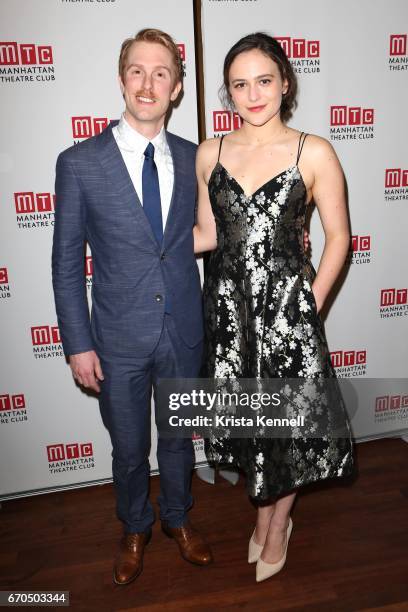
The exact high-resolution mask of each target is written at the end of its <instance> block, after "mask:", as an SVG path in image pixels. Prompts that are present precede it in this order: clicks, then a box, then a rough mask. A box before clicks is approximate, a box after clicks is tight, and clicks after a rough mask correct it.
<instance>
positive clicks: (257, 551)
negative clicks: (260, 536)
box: [248, 529, 263, 563]
mask: <svg viewBox="0 0 408 612" xmlns="http://www.w3.org/2000/svg"><path fill="white" fill-rule="evenodd" d="M254 534H255V529H254V531H253V534H252V535H251V539H250V540H249V545H248V563H255V562H256V561H258V559H259V557H260V556H261V552H262V549H263V546H262V545H261V544H257V543H256V542H255V540H254Z"/></svg>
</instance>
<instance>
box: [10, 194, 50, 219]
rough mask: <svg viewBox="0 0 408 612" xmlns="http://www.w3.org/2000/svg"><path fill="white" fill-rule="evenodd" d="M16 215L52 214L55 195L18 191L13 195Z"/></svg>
mask: <svg viewBox="0 0 408 612" xmlns="http://www.w3.org/2000/svg"><path fill="white" fill-rule="evenodd" d="M14 203H15V205H16V213H17V214H18V215H23V214H27V213H35V212H39V213H43V212H53V211H54V210H55V195H54V194H51V193H34V192H33V191H19V192H18V193H15V194H14Z"/></svg>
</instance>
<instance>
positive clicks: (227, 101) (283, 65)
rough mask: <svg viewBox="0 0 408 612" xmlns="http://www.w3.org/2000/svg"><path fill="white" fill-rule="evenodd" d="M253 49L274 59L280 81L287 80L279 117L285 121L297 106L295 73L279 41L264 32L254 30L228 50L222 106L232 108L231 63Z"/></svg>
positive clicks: (221, 94)
mask: <svg viewBox="0 0 408 612" xmlns="http://www.w3.org/2000/svg"><path fill="white" fill-rule="evenodd" d="M253 49H258V50H259V51H261V52H262V53H264V55H266V56H267V57H269V58H270V59H271V60H272V61H274V62H275V63H276V64H277V66H278V68H279V72H280V75H281V78H282V81H284V80H286V81H287V82H288V89H287V92H286V93H285V94H283V97H282V105H281V108H280V116H281V119H282V121H284V122H286V121H288V120H289V119H290V118H291V116H292V114H293V111H294V109H295V108H296V106H297V102H296V95H297V80H296V75H295V73H294V71H293V68H292V65H291V63H290V61H289V60H288V57H287V55H286V53H285V51H284V50H283V49H282V47H281V45H280V44H279V42H278V41H277V40H276V39H275V38H272V36H269V35H268V34H265V33H264V32H255V33H254V34H248V36H244V37H243V38H241V39H240V40H239V41H238V42H237V43H235V45H234V46H233V47H231V49H230V50H229V51H228V53H227V55H226V57H225V60H224V70H223V77H224V83H223V85H222V86H221V88H220V91H219V95H220V100H221V102H222V104H223V106H224V108H229V109H232V107H233V104H232V98H231V94H230V91H229V72H230V68H231V64H232V62H233V61H234V59H235V58H236V57H237V56H238V55H239V54H240V53H245V52H246V51H252V50H253Z"/></svg>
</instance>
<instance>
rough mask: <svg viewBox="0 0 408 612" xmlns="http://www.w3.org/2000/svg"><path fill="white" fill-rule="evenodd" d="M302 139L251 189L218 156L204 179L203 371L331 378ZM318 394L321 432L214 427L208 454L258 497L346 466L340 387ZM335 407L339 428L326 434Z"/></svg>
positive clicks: (349, 460) (349, 463)
mask: <svg viewBox="0 0 408 612" xmlns="http://www.w3.org/2000/svg"><path fill="white" fill-rule="evenodd" d="M305 138H306V135H305V134H303V133H302V134H301V136H300V139H299V149H298V156H297V160H296V164H295V165H293V166H291V167H290V168H288V169H287V170H285V171H283V172H281V173H280V174H278V175H277V176H274V177H273V178H271V179H270V180H269V181H267V182H266V183H265V184H264V185H262V186H261V187H260V188H259V189H257V190H256V191H255V192H254V193H253V194H252V195H251V196H250V197H247V196H246V195H245V193H244V191H243V189H242V187H241V186H240V185H239V183H238V182H237V181H236V180H235V179H234V178H233V177H232V176H231V175H230V174H229V173H228V171H227V170H226V169H225V168H224V166H223V165H222V164H221V163H220V161H219V159H220V158H219V157H218V162H217V164H216V166H215V168H214V170H213V172H212V175H211V177H210V180H209V183H208V189H209V196H210V200H211V205H212V210H213V214H214V217H215V220H216V225H217V248H216V250H214V251H213V252H212V253H211V256H210V259H209V262H208V266H207V270H206V277H205V283H204V312H205V328H206V355H205V362H204V371H203V374H204V376H206V377H211V378H212V377H215V378H217V379H231V378H257V379H265V378H286V379H289V378H290V379H319V378H320V379H333V378H334V379H335V372H334V369H333V367H332V364H331V360H330V354H329V351H328V347H327V342H326V338H325V333H324V329H323V324H322V321H321V319H320V317H319V315H318V313H317V309H316V303H315V300H314V296H313V292H312V282H313V279H314V276H315V271H314V269H313V266H312V264H311V262H310V260H309V259H308V257H307V256H306V254H305V252H304V248H303V228H304V223H305V214H306V207H307V202H306V199H307V191H306V187H305V184H304V182H303V179H302V176H301V174H300V172H299V168H298V162H299V158H300V154H301V151H302V147H303V142H304V140H305ZM221 145H222V140H221V142H220V151H221ZM332 382H335V381H332ZM335 384H337V383H335ZM321 403H322V409H321V411H320V412H321V413H322V414H323V415H324V418H325V423H326V432H325V435H321V436H319V437H308V436H306V437H305V436H302V435H300V436H294V437H292V438H284V439H279V438H276V437H275V438H267V437H265V438H263V437H262V436H256V437H255V436H254V437H253V438H240V439H236V438H234V437H233V436H229V435H228V431H227V432H226V433H225V432H224V434H223V435H222V436H221V437H217V432H215V433H213V434H212V435H210V437H209V438H208V439H207V440H206V454H207V458H208V460H209V462H210V463H211V464H216V465H221V466H222V465H224V466H225V465H229V466H235V467H238V468H241V469H242V470H243V471H244V472H245V474H246V477H247V490H248V493H249V495H251V496H252V497H254V498H255V499H258V500H263V499H268V498H269V497H271V496H276V495H280V494H283V493H285V492H289V491H290V490H292V489H294V488H296V487H298V486H301V485H305V484H307V483H310V482H313V481H317V480H322V479H326V478H332V477H338V476H345V475H348V474H350V473H351V472H352V469H353V451H352V439H351V432H350V426H349V423H348V418H347V414H346V411H345V408H344V404H343V400H342V398H341V394H340V392H338V393H337V394H336V397H335V398H334V399H333V396H331V397H330V400H329V401H327V397H326V401H325V398H324V397H323V396H322V402H321ZM334 404H336V405H334ZM334 413H335V418H333V421H334V420H335V421H336V423H337V425H338V422H339V418H340V419H342V421H343V426H344V431H345V435H344V436H343V437H338V436H333V435H331V429H330V428H331V422H332V419H331V415H332V414H333V415H334ZM339 414H340V417H339Z"/></svg>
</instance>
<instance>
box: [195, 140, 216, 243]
mask: <svg viewBox="0 0 408 612" xmlns="http://www.w3.org/2000/svg"><path fill="white" fill-rule="evenodd" d="M217 144H218V143H217V142H214V141H213V140H206V141H204V142H202V143H201V144H200V146H199V147H198V150H197V158H196V173H197V184H198V207H197V217H196V225H195V226H194V228H193V235H194V253H204V252H205V251H212V250H213V249H215V248H216V246H217V231H216V226H215V219H214V215H213V212H212V208H211V202H210V198H209V195H208V182H207V181H208V179H207V177H209V175H210V174H211V171H212V168H213V167H214V166H215V163H216V161H214V157H215V156H216V151H217V149H216V147H215V146H214V145H217Z"/></svg>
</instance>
